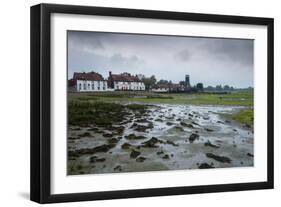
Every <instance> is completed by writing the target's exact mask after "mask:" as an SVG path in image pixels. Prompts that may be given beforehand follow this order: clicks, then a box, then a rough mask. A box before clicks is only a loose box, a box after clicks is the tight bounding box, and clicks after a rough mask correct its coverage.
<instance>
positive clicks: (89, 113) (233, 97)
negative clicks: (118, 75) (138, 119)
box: [68, 92, 254, 126]
mask: <svg viewBox="0 0 281 207" xmlns="http://www.w3.org/2000/svg"><path fill="white" fill-rule="evenodd" d="M127 103H140V104H159V103H160V104H186V105H213V106H244V107H246V108H244V109H241V110H240V111H238V112H237V113H234V114H228V115H226V116H227V118H229V119H232V120H234V121H236V122H239V123H242V124H247V125H250V126H252V125H253V120H254V117H253V114H254V113H253V93H252V92H234V93H228V94H205V93H197V94H154V93H149V92H106V93H103V92H101V93H69V94H68V111H69V124H71V125H75V123H77V124H82V125H83V124H87V122H88V121H87V120H89V119H90V120H94V121H95V122H97V124H101V125H103V124H104V125H107V124H110V123H111V122H112V120H111V119H118V118H119V119H122V118H123V117H124V116H125V115H126V114H127V113H128V110H129V111H130V110H132V109H130V108H127V106H126V107H124V104H127ZM132 106H133V107H138V106H139V105H138V104H135V105H132ZM129 107H130V106H129ZM108 112H110V113H108ZM110 115H112V117H111V116H110ZM108 119H109V120H108Z"/></svg>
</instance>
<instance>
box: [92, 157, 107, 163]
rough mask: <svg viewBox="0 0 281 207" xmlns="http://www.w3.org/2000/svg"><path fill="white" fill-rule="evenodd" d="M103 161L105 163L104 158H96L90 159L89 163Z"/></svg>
mask: <svg viewBox="0 0 281 207" xmlns="http://www.w3.org/2000/svg"><path fill="white" fill-rule="evenodd" d="M104 161H105V158H98V157H97V156H93V157H90V162H91V163H96V162H104Z"/></svg>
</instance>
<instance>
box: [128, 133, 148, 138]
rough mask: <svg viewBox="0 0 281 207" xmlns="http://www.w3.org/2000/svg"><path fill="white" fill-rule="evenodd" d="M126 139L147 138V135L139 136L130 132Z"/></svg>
mask: <svg viewBox="0 0 281 207" xmlns="http://www.w3.org/2000/svg"><path fill="white" fill-rule="evenodd" d="M125 138H126V139H145V138H146V137H145V136H141V135H140V136H137V135H135V134H129V135H127V136H125Z"/></svg>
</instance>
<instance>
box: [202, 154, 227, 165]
mask: <svg viewBox="0 0 281 207" xmlns="http://www.w3.org/2000/svg"><path fill="white" fill-rule="evenodd" d="M206 156H207V157H209V158H212V159H214V160H216V161H218V162H223V163H231V159H230V158H228V157H225V156H218V155H215V154H212V153H206Z"/></svg>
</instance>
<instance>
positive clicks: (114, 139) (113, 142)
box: [108, 138, 119, 144]
mask: <svg viewBox="0 0 281 207" xmlns="http://www.w3.org/2000/svg"><path fill="white" fill-rule="evenodd" d="M117 142H119V139H116V138H111V139H109V140H108V143H111V144H116V143H117Z"/></svg>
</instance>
